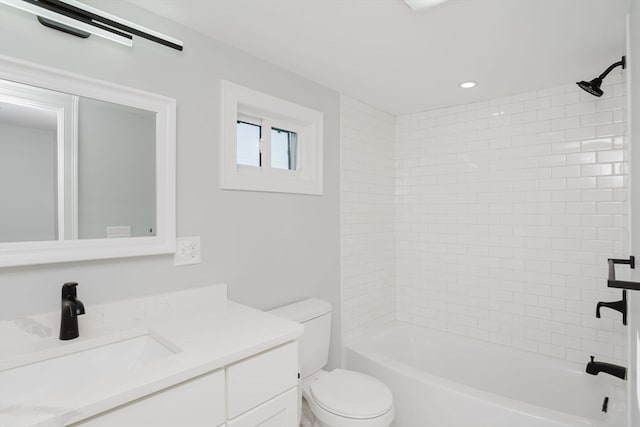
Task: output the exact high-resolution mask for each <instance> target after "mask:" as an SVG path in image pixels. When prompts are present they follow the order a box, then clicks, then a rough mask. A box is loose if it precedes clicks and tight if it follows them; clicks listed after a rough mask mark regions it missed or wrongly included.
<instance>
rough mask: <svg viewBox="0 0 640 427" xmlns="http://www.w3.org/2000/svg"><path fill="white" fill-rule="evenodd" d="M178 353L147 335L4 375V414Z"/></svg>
mask: <svg viewBox="0 0 640 427" xmlns="http://www.w3.org/2000/svg"><path fill="white" fill-rule="evenodd" d="M175 353H176V351H174V350H172V349H171V348H169V347H168V346H167V345H164V344H163V343H161V342H160V341H159V340H158V339H156V338H154V337H153V336H151V335H149V334H145V335H140V336H137V337H134V338H128V339H122V340H118V341H115V342H110V343H107V344H102V345H99V346H95V347H91V348H82V349H81V350H80V351H75V352H72V353H68V354H64V355H61V356H60V355H57V356H56V357H51V358H46V359H44V360H40V361H37V362H34V363H30V364H27V365H22V366H19V367H15V368H12V369H7V370H4V371H0V410H1V409H3V408H5V409H6V408H8V407H9V408H10V407H19V406H21V404H24V403H25V402H32V401H34V400H37V399H42V398H46V397H47V396H52V395H56V394H60V393H66V392H69V391H73V390H78V389H81V388H84V387H85V386H87V385H91V384H92V383H93V382H95V381H99V380H102V379H103V378H108V377H111V376H114V375H121V374H131V373H134V372H135V371H136V370H137V369H139V368H141V367H143V366H145V365H146V364H149V363H151V362H154V361H158V360H161V359H164V358H166V357H168V356H171V355H172V354H175Z"/></svg>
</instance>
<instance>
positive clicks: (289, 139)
mask: <svg viewBox="0 0 640 427" xmlns="http://www.w3.org/2000/svg"><path fill="white" fill-rule="evenodd" d="M297 162H298V134H297V133H295V132H291V131H288V130H284V129H276V128H272V129H271V167H272V168H276V169H288V170H296V169H297V167H298V165H297Z"/></svg>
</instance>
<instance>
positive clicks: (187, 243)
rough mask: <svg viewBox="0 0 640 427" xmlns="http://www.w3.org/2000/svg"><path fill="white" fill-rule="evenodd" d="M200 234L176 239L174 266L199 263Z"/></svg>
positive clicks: (200, 260) (200, 259)
mask: <svg viewBox="0 0 640 427" xmlns="http://www.w3.org/2000/svg"><path fill="white" fill-rule="evenodd" d="M201 262H202V257H201V254H200V236H194V237H178V239H177V240H176V253H175V256H174V258H173V263H174V265H176V266H180V265H192V264H200V263H201Z"/></svg>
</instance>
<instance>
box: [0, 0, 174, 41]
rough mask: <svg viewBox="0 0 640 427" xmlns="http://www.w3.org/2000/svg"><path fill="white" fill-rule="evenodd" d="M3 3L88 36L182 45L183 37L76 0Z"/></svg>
mask: <svg viewBox="0 0 640 427" xmlns="http://www.w3.org/2000/svg"><path fill="white" fill-rule="evenodd" d="M0 4H5V5H7V6H12V7H15V8H16V9H20V10H23V11H25V12H29V13H32V14H34V15H36V16H38V21H40V23H41V24H42V25H45V26H47V27H49V28H54V29H56V30H59V31H62V32H65V33H68V34H73V35H74V36H78V37H82V38H87V37H89V36H90V35H91V34H93V35H96V36H99V37H103V38H105V39H108V40H111V41H114V42H116V43H120V44H123V45H126V46H133V36H138V37H142V38H145V39H147V40H151V41H154V42H156V43H160V44H162V45H164V46H167V47H170V48H172V49H176V50H182V49H183V43H182V42H181V41H180V40H177V39H174V38H172V37H169V36H166V35H164V34H161V33H158V32H156V31H153V30H150V29H148V28H145V27H143V26H142V25H138V24H135V23H133V22H130V21H127V20H125V19H122V18H118V17H117V16H114V15H111V14H109V13H106V12H103V11H101V10H100V9H96V8H94V7H91V6H87V5H86V4H84V3H81V2H79V1H76V0H0Z"/></svg>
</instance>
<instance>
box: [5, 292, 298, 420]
mask: <svg viewBox="0 0 640 427" xmlns="http://www.w3.org/2000/svg"><path fill="white" fill-rule="evenodd" d="M80 299H82V298H80ZM85 307H86V315H84V316H80V317H79V318H78V320H79V325H80V337H79V338H77V339H74V340H70V341H60V340H59V339H58V337H57V335H58V330H59V329H58V328H59V319H60V316H59V313H48V314H43V315H40V316H32V317H30V318H28V319H17V320H14V321H5V322H0V338H1V341H0V372H1V371H3V370H7V369H11V368H12V367H15V366H21V365H24V364H26V363H33V362H37V361H39V360H44V359H49V358H51V357H56V356H59V355H64V354H68V353H73V352H78V351H82V350H86V349H90V348H94V347H97V346H100V345H102V344H106V343H109V342H114V341H118V340H123V339H127V338H131V337H135V336H139V335H144V334H150V335H152V336H155V337H159V339H160V341H168V346H169V347H170V348H171V347H173V350H174V351H176V350H177V352H176V353H175V354H173V355H171V356H169V357H166V358H164V359H161V360H158V361H155V362H152V363H149V364H147V365H145V366H143V367H141V368H138V369H136V370H135V372H134V373H127V374H122V375H116V376H110V377H108V378H100V380H99V381H97V382H93V383H88V382H87V381H86V380H84V379H83V378H77V377H74V375H73V372H70V373H69V381H68V382H66V383H64V384H57V385H52V384H43V387H52V386H55V387H52V388H53V389H54V390H55V392H52V393H51V394H47V397H46V398H44V399H38V400H37V401H27V402H24V403H21V404H20V405H3V404H2V402H1V401H0V427H23V426H38V427H44V426H64V425H68V424H70V423H73V422H77V421H80V420H82V419H85V418H88V417H91V416H93V415H96V414H99V413H101V412H104V411H106V410H109V409H111V408H114V407H117V406H119V405H122V404H124V403H127V402H130V401H132V400H135V399H138V398H140V397H143V396H145V395H148V394H150V393H153V392H156V391H159V390H161V389H163V388H166V387H169V386H172V385H174V384H178V383H180V382H182V381H185V380H188V379H190V378H193V377H196V376H198V375H201V374H204V373H207V372H210V371H213V370H216V369H218V368H221V367H223V366H226V365H229V364H231V363H234V362H236V361H238V360H241V359H244V358H246V357H249V356H251V355H254V354H257V353H260V352H262V351H265V350H267V349H269V348H273V347H275V346H278V345H280V344H284V343H286V342H288V341H291V340H295V339H296V338H297V337H299V336H300V335H301V334H302V331H303V327H302V325H300V324H298V323H294V322H290V321H288V320H285V319H281V318H279V317H276V316H273V315H271V314H268V313H265V312H262V311H259V310H255V309H253V308H249V307H246V306H243V305H241V304H237V303H234V302H231V301H228V300H227V299H226V286H225V285H214V286H207V287H203V288H197V289H193V290H187V291H182V292H174V293H168V294H162V295H158V296H153V297H146V298H139V299H134V300H127V301H122V302H118V303H113V304H105V305H94V306H91V305H88V304H86V301H85ZM5 387H9V388H10V387H11V384H4V383H2V382H0V391H2V388H5Z"/></svg>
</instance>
